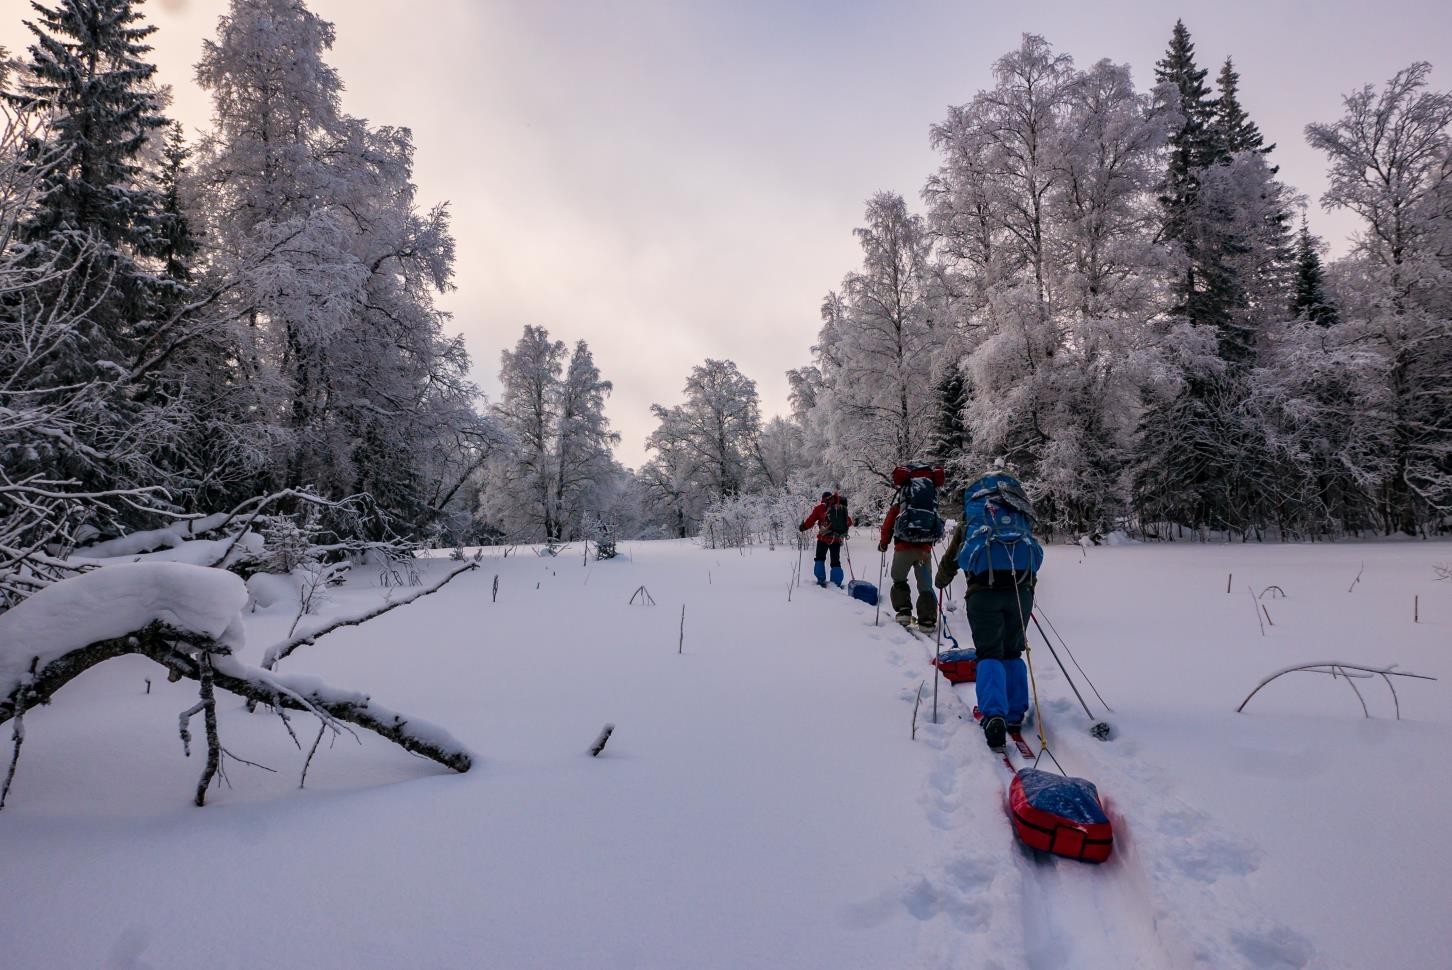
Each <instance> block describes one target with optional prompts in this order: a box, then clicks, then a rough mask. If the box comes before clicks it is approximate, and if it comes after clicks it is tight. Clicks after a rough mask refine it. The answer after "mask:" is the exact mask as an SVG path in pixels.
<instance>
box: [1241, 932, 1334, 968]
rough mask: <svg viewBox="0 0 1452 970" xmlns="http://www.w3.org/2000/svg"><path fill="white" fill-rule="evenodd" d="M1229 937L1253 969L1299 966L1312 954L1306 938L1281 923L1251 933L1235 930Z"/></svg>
mask: <svg viewBox="0 0 1452 970" xmlns="http://www.w3.org/2000/svg"><path fill="white" fill-rule="evenodd" d="M1230 941H1231V943H1233V944H1234V945H1235V948H1236V949H1237V950H1238V951H1240V954H1241V955H1242V956H1243V957H1245V959H1246V961H1247V962H1248V963H1249V964H1250V966H1252V967H1255V968H1256V970H1301V968H1303V967H1308V966H1310V965H1311V960H1312V959H1314V958H1315V956H1316V948H1315V947H1313V946H1312V945H1311V944H1310V942H1309V941H1308V940H1306V939H1305V938H1304V937H1302V936H1301V935H1300V934H1298V933H1296V932H1295V931H1294V930H1290V929H1287V928H1286V927H1284V926H1274V927H1271V928H1270V929H1267V930H1262V931H1259V932H1255V933H1247V932H1245V931H1236V932H1234V933H1231V934H1230Z"/></svg>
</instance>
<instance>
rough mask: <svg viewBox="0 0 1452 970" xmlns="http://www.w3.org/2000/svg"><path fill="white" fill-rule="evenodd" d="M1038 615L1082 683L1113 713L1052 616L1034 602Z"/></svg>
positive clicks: (1035, 612)
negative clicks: (1066, 655) (1081, 678)
mask: <svg viewBox="0 0 1452 970" xmlns="http://www.w3.org/2000/svg"><path fill="white" fill-rule="evenodd" d="M1040 615H1041V616H1043V618H1044V622H1045V623H1047V624H1048V625H1049V632H1050V633H1052V634H1053V635H1054V639H1055V640H1058V641H1059V646H1061V647H1063V648H1064V652H1065V653H1067V654H1068V655H1069V662H1070V663H1072V664H1073V665H1074V669H1075V670H1077V671H1079V676H1081V677H1083V678H1084V683H1086V684H1088V685H1089V689H1090V690H1092V691H1093V692H1094V696H1095V697H1097V698H1099V703H1100V704H1102V705H1104V709H1105V710H1106V711H1108V712H1109V713H1111V714H1113V713H1114V708H1112V707H1110V706H1109V702H1108V701H1106V700H1105V699H1104V696H1103V695H1102V694H1100V693H1099V688H1098V687H1095V686H1094V681H1092V680H1090V679H1089V673H1088V671H1086V670H1085V669H1084V668H1083V667H1081V666H1080V665H1079V658H1077V657H1075V656H1074V651H1073V650H1070V649H1069V643H1068V641H1067V640H1065V639H1064V635H1063V634H1062V633H1060V632H1059V630H1058V628H1057V627H1055V626H1054V618H1053V617H1052V616H1049V614H1048V613H1046V612H1044V608H1043V607H1042V606H1040V605H1039V604H1037V603H1035V604H1034V616H1035V617H1038V616H1040ZM1039 632H1040V633H1042V632H1043V631H1042V630H1040V631H1039Z"/></svg>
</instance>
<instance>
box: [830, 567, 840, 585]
mask: <svg viewBox="0 0 1452 970" xmlns="http://www.w3.org/2000/svg"><path fill="white" fill-rule="evenodd" d="M832 585H833V586H835V587H837V588H838V589H841V588H842V567H841V566H833V567H832Z"/></svg>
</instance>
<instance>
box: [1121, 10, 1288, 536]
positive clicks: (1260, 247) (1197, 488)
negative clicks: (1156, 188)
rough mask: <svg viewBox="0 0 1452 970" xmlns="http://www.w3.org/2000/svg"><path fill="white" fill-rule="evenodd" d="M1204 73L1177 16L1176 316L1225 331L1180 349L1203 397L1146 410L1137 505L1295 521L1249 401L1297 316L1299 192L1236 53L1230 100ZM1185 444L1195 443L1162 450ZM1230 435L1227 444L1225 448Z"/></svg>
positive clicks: (1218, 520)
mask: <svg viewBox="0 0 1452 970" xmlns="http://www.w3.org/2000/svg"><path fill="white" fill-rule="evenodd" d="M1204 77H1205V71H1204V70H1203V69H1200V68H1198V67H1197V66H1196V65H1195V61H1194V45H1193V44H1192V43H1191V42H1190V38H1189V32H1188V31H1187V30H1186V29H1185V27H1184V24H1183V22H1177V23H1176V25H1175V29H1174V32H1173V35H1172V37H1171V41H1170V47H1169V50H1168V52H1167V53H1166V56H1165V58H1164V59H1163V60H1162V61H1160V62H1159V65H1158V72H1157V78H1158V80H1159V81H1160V84H1161V88H1160V91H1161V96H1162V98H1165V99H1166V100H1167V102H1168V103H1167V108H1172V109H1177V113H1167V115H1166V117H1167V118H1171V119H1173V123H1172V124H1171V126H1170V128H1169V131H1168V138H1169V146H1170V152H1169V159H1168V165H1167V168H1166V172H1165V177H1164V181H1163V182H1162V185H1161V193H1160V203H1161V206H1162V209H1163V219H1164V238H1165V239H1166V240H1168V241H1169V243H1170V244H1171V246H1172V248H1173V251H1174V255H1175V257H1176V259H1177V260H1178V263H1179V267H1180V268H1179V272H1178V273H1177V274H1175V277H1174V279H1175V281H1176V282H1175V285H1174V290H1173V292H1174V295H1175V300H1174V303H1175V306H1174V310H1173V312H1174V314H1175V315H1176V316H1179V317H1181V318H1183V319H1185V320H1186V321H1187V322H1188V324H1189V325H1190V326H1191V327H1194V328H1203V329H1205V330H1207V331H1208V332H1212V333H1213V334H1214V335H1215V353H1214V355H1213V359H1211V358H1204V357H1198V356H1197V355H1194V354H1189V355H1187V354H1184V353H1179V354H1176V355H1173V356H1172V357H1171V358H1169V359H1171V360H1176V361H1178V363H1179V365H1180V366H1182V367H1184V368H1187V369H1184V370H1182V371H1181V373H1180V374H1179V375H1178V379H1177V380H1176V381H1175V382H1174V383H1175V385H1176V386H1178V387H1179V388H1180V389H1181V390H1180V392H1179V393H1180V394H1185V395H1191V396H1195V397H1198V398H1199V399H1198V400H1194V401H1181V400H1177V399H1160V400H1158V401H1157V402H1156V403H1155V404H1154V405H1153V406H1152V407H1151V408H1150V410H1149V411H1148V413H1147V414H1146V416H1145V419H1144V427H1143V428H1142V436H1141V442H1142V447H1141V448H1140V449H1139V454H1138V457H1137V460H1136V461H1135V471H1134V480H1135V505H1136V509H1137V512H1138V513H1139V515H1140V517H1141V519H1142V520H1146V521H1154V520H1166V521H1173V522H1178V523H1181V524H1183V525H1189V526H1192V527H1194V528H1197V529H1198V528H1211V529H1216V530H1232V531H1239V532H1242V533H1248V532H1249V531H1250V530H1259V529H1260V528H1261V527H1263V526H1266V525H1275V524H1278V523H1281V522H1284V521H1285V519H1286V516H1287V515H1288V513H1289V510H1288V509H1287V502H1288V498H1287V496H1288V495H1289V493H1290V492H1292V491H1293V490H1294V486H1293V485H1292V484H1291V483H1286V482H1282V483H1279V484H1277V482H1276V481H1275V478H1276V472H1277V471H1278V469H1279V467H1280V466H1279V465H1278V463H1277V461H1276V459H1275V458H1274V457H1273V455H1272V451H1271V449H1270V447H1269V444H1268V442H1267V436H1268V431H1267V429H1266V428H1265V427H1264V425H1263V423H1262V418H1263V415H1262V414H1261V413H1260V412H1258V411H1257V410H1256V409H1255V408H1252V407H1250V406H1249V405H1248V401H1249V398H1250V396H1251V393H1252V371H1253V369H1254V368H1255V367H1256V365H1257V363H1258V361H1259V359H1260V357H1261V355H1262V351H1263V350H1265V349H1266V348H1265V347H1263V344H1264V343H1265V340H1266V334H1267V333H1268V332H1269V331H1271V330H1272V329H1274V328H1277V327H1279V326H1281V325H1282V324H1283V323H1284V322H1285V317H1286V316H1287V314H1286V309H1285V308H1286V306H1287V302H1288V300H1289V299H1290V287H1291V282H1292V270H1293V265H1292V255H1293V254H1292V249H1291V245H1290V236H1289V230H1288V214H1289V212H1290V209H1291V207H1292V205H1293V204H1294V202H1295V200H1294V198H1293V197H1292V196H1291V193H1290V192H1289V190H1288V189H1287V188H1286V187H1285V186H1284V185H1283V184H1282V183H1281V182H1279V181H1278V180H1277V179H1276V178H1275V172H1276V170H1275V168H1274V167H1273V166H1271V165H1270V163H1269V162H1268V161H1267V159H1266V154H1267V153H1268V152H1269V151H1270V148H1271V147H1273V146H1266V145H1265V144H1264V139H1263V137H1262V136H1261V134H1260V131H1259V129H1258V128H1257V127H1256V126H1255V124H1254V122H1252V121H1251V120H1250V118H1249V117H1248V116H1247V114H1246V112H1245V110H1244V108H1243V106H1242V105H1241V103H1240V99H1239V75H1238V74H1237V73H1236V72H1235V70H1234V67H1233V64H1232V63H1231V62H1230V61H1228V60H1227V62H1226V64H1225V67H1224V69H1223V70H1222V71H1221V75H1220V90H1219V94H1218V96H1217V97H1214V98H1211V97H1210V96H1209V91H1208V90H1207V88H1206V87H1205V85H1204ZM1176 102H1177V103H1176ZM1194 422H1200V423H1201V424H1202V425H1203V426H1195V424H1194ZM1175 440H1183V441H1187V442H1194V443H1195V447H1194V448H1193V449H1191V448H1181V449H1174V448H1170V449H1168V450H1166V449H1164V448H1162V447H1161V444H1163V443H1168V442H1172V441H1175ZM1217 443H1218V445H1219V446H1221V447H1223V448H1224V452H1223V453H1222V454H1220V455H1219V456H1218V457H1217V456H1216V455H1215V454H1214V452H1213V449H1214V448H1215V447H1217ZM1247 463H1249V464H1248V465H1247ZM1171 496H1176V498H1171Z"/></svg>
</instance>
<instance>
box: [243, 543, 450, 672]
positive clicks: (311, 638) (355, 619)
mask: <svg viewBox="0 0 1452 970" xmlns="http://www.w3.org/2000/svg"><path fill="white" fill-rule="evenodd" d="M478 568H479V564H478V563H474V562H469V563H465V564H464V565H462V566H460V567H459V568H457V569H455V570H453V571H452V572H450V573H449V574H448V575H447V576H445V577H444V578H443V579H441V580H439V581H438V582H437V583H435V584H434V585H432V586H429V587H426V588H424V589H421V590H418V591H417V592H415V593H412V594H410V595H409V596H407V597H405V598H404V599H399V600H394V601H392V602H390V603H386V604H384V605H383V606H380V607H378V608H377V609H374V610H370V611H368V612H367V613H363V614H359V615H357V616H348V617H344V618H342V619H340V620H334V621H333V622H332V623H329V624H328V625H327V626H325V627H322V628H321V629H318V630H311V631H308V632H306V633H303V634H302V635H300V636H296V637H292V638H291V639H289V640H285V641H283V642H282V643H279V644H277V645H276V646H272V647H269V648H268V649H267V652H266V653H264V654H263V655H262V669H263V670H272V669H274V668H276V666H277V662H278V661H279V660H282V659H284V658H286V657H288V656H290V655H291V654H292V653H294V652H295V651H296V650H297V649H298V648H299V647H302V646H305V645H310V644H313V643H316V642H317V641H318V640H320V639H321V638H323V637H325V636H327V635H328V634H329V633H332V632H333V631H334V630H339V629H342V628H343V627H345V626H358V625H359V624H361V623H366V622H368V621H369V620H371V619H374V618H375V617H379V616H382V615H383V614H384V613H387V612H388V611H389V610H392V609H397V608H398V607H400V606H406V605H407V604H409V603H412V602H413V601H414V600H416V599H418V598H419V597H421V596H428V595H429V594H430V593H437V592H438V591H439V590H441V589H443V588H444V586H445V585H447V584H448V583H449V581H450V580H452V579H453V578H454V577H455V576H458V575H459V574H460V573H467V572H472V571H473V570H475V569H478ZM294 627H296V624H294ZM289 633H291V631H289Z"/></svg>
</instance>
